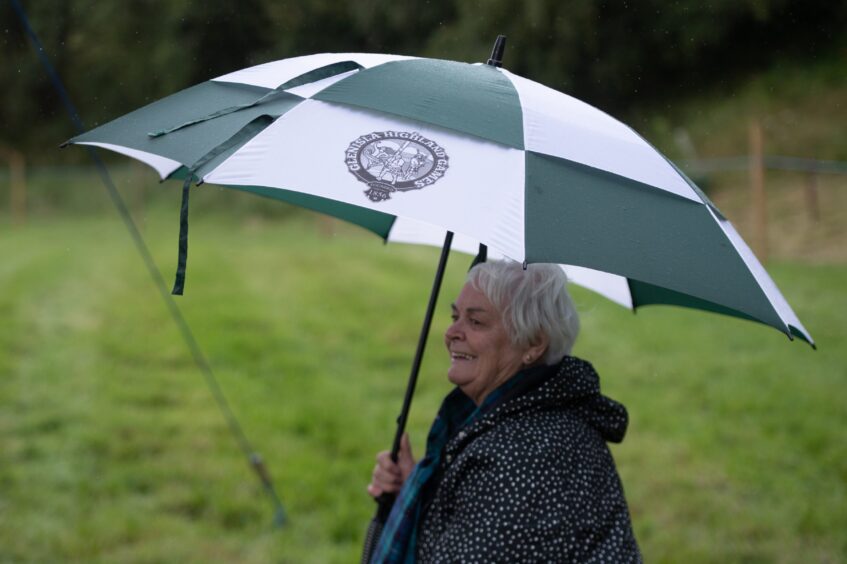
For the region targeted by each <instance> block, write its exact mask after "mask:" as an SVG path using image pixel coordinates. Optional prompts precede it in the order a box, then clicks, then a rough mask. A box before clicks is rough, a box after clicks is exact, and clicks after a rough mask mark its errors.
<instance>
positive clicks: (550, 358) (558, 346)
mask: <svg viewBox="0 0 847 564" xmlns="http://www.w3.org/2000/svg"><path fill="white" fill-rule="evenodd" d="M467 281H468V282H469V283H470V284H471V285H472V286H473V287H474V288H476V289H477V290H479V291H480V292H482V293H483V295H484V296H485V297H486V298H487V299H488V301H489V302H491V304H492V305H493V306H494V307H495V308H496V309H497V311H498V312H499V313H500V315H501V317H502V319H503V325H504V326H505V328H506V333H507V334H508V335H509V338H510V339H511V340H512V343H513V344H515V345H518V346H521V347H523V346H529V345H530V344H532V343H534V342H536V339H537V338H538V337H539V336H540V335H546V336H547V338H548V339H549V340H550V344H549V345H548V347H547V350H546V351H545V352H544V357H543V359H542V362H543V363H544V364H547V365H551V364H556V363H557V362H559V361H560V360H561V359H562V358H563V357H564V356H565V355H566V354H570V352H571V349H572V348H573V345H574V342H575V341H576V337H577V335H578V334H579V315H577V313H576V308H575V307H574V304H573V300H571V297H570V294H568V290H567V282H568V277H567V276H566V275H565V272H564V271H563V270H562V268H561V267H560V266H558V265H556V264H541V263H539V264H529V265H527V266H526V269H524V267H523V266H522V265H521V264H519V263H517V262H513V261H492V262H485V263H481V264H478V265H476V266H474V267H473V268H472V269H471V270H470V272H468V278H467Z"/></svg>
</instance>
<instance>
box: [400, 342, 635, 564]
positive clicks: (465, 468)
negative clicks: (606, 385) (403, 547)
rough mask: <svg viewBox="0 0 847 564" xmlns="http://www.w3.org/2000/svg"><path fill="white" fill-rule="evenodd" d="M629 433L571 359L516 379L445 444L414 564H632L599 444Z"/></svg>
mask: <svg viewBox="0 0 847 564" xmlns="http://www.w3.org/2000/svg"><path fill="white" fill-rule="evenodd" d="M626 427H627V413H626V410H625V409H624V407H623V406H622V405H620V404H619V403H617V402H614V401H613V400H611V399H609V398H606V397H605V396H602V395H600V385H599V379H598V377H597V373H596V372H595V371H594V369H593V368H592V366H591V365H590V364H589V363H587V362H585V361H583V360H580V359H578V358H575V357H569V356H566V357H565V358H564V359H563V360H562V362H561V363H560V364H559V365H558V366H553V367H546V369H543V370H540V371H535V372H534V374H533V375H532V377H530V378H524V380H523V381H521V383H520V384H518V385H517V386H516V388H515V389H514V390H512V391H511V392H509V394H508V395H507V396H506V397H504V398H503V399H502V401H501V402H500V403H499V405H497V406H496V407H495V408H494V409H493V410H492V411H491V412H489V413H488V414H486V415H485V416H484V417H483V418H482V419H480V420H479V421H477V422H475V423H473V424H471V425H470V426H469V427H468V428H466V429H463V430H461V431H460V432H458V433H456V434H455V435H454V436H453V437H452V438H451V439H450V440H449V441H448V443H447V445H446V446H445V450H444V452H443V456H442V462H441V467H440V469H439V471H440V479H439V480H438V483H437V485H436V486H435V487H434V490H433V491H432V492H431V493H430V495H429V499H428V501H427V503H426V504H425V507H424V513H423V517H422V521H421V522H420V525H419V530H418V545H417V556H418V560H419V561H420V562H486V563H488V562H614V563H621V562H640V561H641V556H640V553H639V551H638V546H637V544H636V542H635V537H634V536H633V533H632V526H631V524H630V517H629V510H628V508H627V504H626V500H625V499H624V494H623V488H622V486H621V482H620V479H619V477H618V473H617V470H616V469H615V463H614V461H613V460H612V456H611V453H610V452H609V449H608V447H607V446H606V441H612V442H620V441H621V440H622V439H623V436H624V433H625V432H626Z"/></svg>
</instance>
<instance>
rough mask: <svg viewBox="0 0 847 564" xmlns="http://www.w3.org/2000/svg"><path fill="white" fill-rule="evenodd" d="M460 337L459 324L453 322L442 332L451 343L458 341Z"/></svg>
mask: <svg viewBox="0 0 847 564" xmlns="http://www.w3.org/2000/svg"><path fill="white" fill-rule="evenodd" d="M460 335H461V331H460V330H459V322H458V321H454V322H453V323H451V324H450V325H449V326H448V327H447V330H446V331H445V332H444V337H445V338H446V339H447V340H449V341H453V340H455V339H458V338H459V337H460Z"/></svg>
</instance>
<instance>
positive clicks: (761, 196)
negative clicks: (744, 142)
mask: <svg viewBox="0 0 847 564" xmlns="http://www.w3.org/2000/svg"><path fill="white" fill-rule="evenodd" d="M763 145H764V143H763V141H762V124H761V123H760V122H759V120H753V121H751V122H750V189H751V196H752V198H751V203H752V206H751V212H752V219H753V251H754V252H755V253H756V256H757V257H759V260H760V261H762V262H765V261H767V260H768V200H767V194H766V193H765V158H764V148H763Z"/></svg>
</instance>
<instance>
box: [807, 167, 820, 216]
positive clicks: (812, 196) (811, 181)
mask: <svg viewBox="0 0 847 564" xmlns="http://www.w3.org/2000/svg"><path fill="white" fill-rule="evenodd" d="M804 192H805V193H806V211H807V212H808V213H809V218H810V219H812V220H813V221H818V220H819V219H820V218H821V211H820V206H818V173H817V172H816V171H814V170H810V171H809V172H808V173H807V175H806V189H805V190H804Z"/></svg>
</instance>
